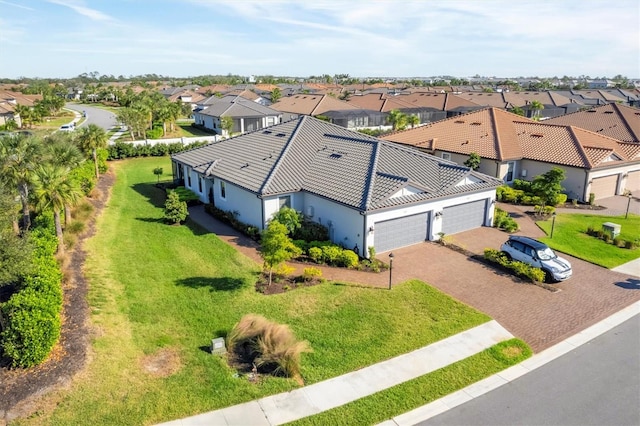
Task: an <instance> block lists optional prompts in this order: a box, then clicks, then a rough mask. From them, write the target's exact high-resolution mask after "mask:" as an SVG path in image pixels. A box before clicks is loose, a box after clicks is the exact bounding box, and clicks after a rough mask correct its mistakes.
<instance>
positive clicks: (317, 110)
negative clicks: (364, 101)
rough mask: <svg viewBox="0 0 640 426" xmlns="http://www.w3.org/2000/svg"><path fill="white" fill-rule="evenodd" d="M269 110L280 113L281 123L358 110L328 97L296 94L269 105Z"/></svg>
mask: <svg viewBox="0 0 640 426" xmlns="http://www.w3.org/2000/svg"><path fill="white" fill-rule="evenodd" d="M271 108H273V109H276V110H278V111H281V112H282V119H283V121H289V120H293V119H295V118H298V117H299V116H301V115H310V116H316V115H322V114H324V113H325V112H327V111H344V110H356V109H360V108H359V107H357V106H354V105H350V104H349V103H347V102H345V101H342V100H340V99H338V98H335V97H333V96H330V95H315V94H303V93H301V94H297V95H291V96H284V97H282V98H280V100H279V101H278V102H276V103H274V104H272V105H271Z"/></svg>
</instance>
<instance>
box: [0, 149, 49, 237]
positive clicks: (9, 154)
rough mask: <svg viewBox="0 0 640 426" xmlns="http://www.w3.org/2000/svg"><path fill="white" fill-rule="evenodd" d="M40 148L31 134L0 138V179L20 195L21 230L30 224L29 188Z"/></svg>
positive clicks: (38, 159)
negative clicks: (28, 135)
mask: <svg viewBox="0 0 640 426" xmlns="http://www.w3.org/2000/svg"><path fill="white" fill-rule="evenodd" d="M41 148H42V142H41V141H40V140H39V139H37V138H35V137H33V136H30V137H23V136H20V137H11V136H7V137H4V138H0V181H2V183H3V184H4V185H5V186H6V187H7V188H13V190H14V191H17V192H18V194H19V196H20V202H21V203H22V228H23V230H27V229H29V227H30V226H31V217H30V214H29V188H30V187H31V184H32V178H33V171H34V169H35V167H36V165H37V164H38V163H39V162H40V160H41V158H42V154H41Z"/></svg>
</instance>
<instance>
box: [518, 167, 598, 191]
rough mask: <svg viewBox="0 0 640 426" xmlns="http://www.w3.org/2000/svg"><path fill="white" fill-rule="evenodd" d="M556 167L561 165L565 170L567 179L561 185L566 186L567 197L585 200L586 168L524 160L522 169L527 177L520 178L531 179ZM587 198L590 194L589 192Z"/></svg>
mask: <svg viewBox="0 0 640 426" xmlns="http://www.w3.org/2000/svg"><path fill="white" fill-rule="evenodd" d="M554 167H559V168H561V169H562V170H564V172H565V180H564V181H562V183H561V185H562V187H563V188H564V192H565V193H566V194H567V199H573V198H577V199H579V200H580V201H585V198H584V195H585V188H584V185H585V177H586V172H585V170H584V169H581V168H577V167H569V166H560V165H558V164H551V163H542V162H539V161H532V160H522V169H523V170H526V171H527V177H526V178H522V177H520V179H524V180H528V181H531V180H533V178H534V177H536V176H539V175H542V174H545V173H547V172H548V171H549V170H551V169H552V168H554ZM586 199H587V200H588V199H589V194H588V193H587V198H586Z"/></svg>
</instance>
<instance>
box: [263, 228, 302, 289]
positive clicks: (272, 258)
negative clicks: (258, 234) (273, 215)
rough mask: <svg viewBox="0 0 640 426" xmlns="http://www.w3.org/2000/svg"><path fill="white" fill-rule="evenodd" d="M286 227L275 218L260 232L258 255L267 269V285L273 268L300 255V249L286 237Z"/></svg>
mask: <svg viewBox="0 0 640 426" xmlns="http://www.w3.org/2000/svg"><path fill="white" fill-rule="evenodd" d="M287 232H288V230H287V227H286V226H285V225H283V224H281V223H280V222H278V221H277V220H272V221H271V222H269V226H267V229H266V230H265V231H264V233H263V234H262V243H261V247H260V255H261V256H262V259H263V260H264V268H265V269H267V270H268V271H269V285H271V278H272V276H273V269H274V268H275V267H277V266H278V265H280V264H281V263H282V262H286V261H287V260H291V259H292V258H294V257H296V256H300V254H301V253H302V251H301V250H300V249H299V248H298V247H297V246H296V245H295V244H293V241H291V239H290V238H289V237H287Z"/></svg>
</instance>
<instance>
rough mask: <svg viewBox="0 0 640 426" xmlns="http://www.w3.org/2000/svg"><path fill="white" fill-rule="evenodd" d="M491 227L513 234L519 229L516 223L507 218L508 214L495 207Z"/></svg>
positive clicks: (509, 217)
mask: <svg viewBox="0 0 640 426" xmlns="http://www.w3.org/2000/svg"><path fill="white" fill-rule="evenodd" d="M493 226H494V227H496V228H498V229H504V230H505V231H507V232H515V231H517V230H518V229H519V225H518V222H516V221H515V219H513V218H512V217H511V216H509V213H508V212H506V211H504V210H502V209H500V208H497V207H496V209H495V214H494V219H493Z"/></svg>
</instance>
